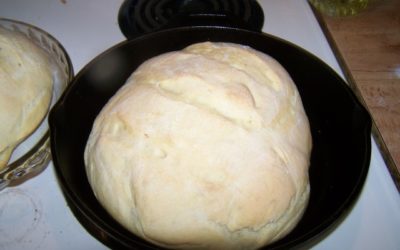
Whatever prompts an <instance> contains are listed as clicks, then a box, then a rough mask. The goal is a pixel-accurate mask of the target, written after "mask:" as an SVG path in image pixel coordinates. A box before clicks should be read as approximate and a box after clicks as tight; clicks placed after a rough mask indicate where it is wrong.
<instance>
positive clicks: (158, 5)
mask: <svg viewBox="0 0 400 250" xmlns="http://www.w3.org/2000/svg"><path fill="white" fill-rule="evenodd" d="M118 21H119V26H120V28H121V31H122V33H123V34H124V35H125V37H126V38H128V39H132V38H135V37H137V36H140V35H143V34H146V33H149V32H154V31H158V30H161V29H168V28H174V27H181V26H223V27H233V28H242V29H247V30H253V31H261V29H262V26H263V24H264V13H263V11H262V8H261V6H260V5H259V4H258V3H257V1H255V0H125V1H124V3H123V4H122V6H121V7H120V10H119V16H118Z"/></svg>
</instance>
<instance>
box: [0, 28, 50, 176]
mask: <svg viewBox="0 0 400 250" xmlns="http://www.w3.org/2000/svg"><path fill="white" fill-rule="evenodd" d="M52 88H53V80H52V73H51V68H50V63H49V59H48V57H47V55H46V53H45V52H44V51H43V50H42V49H41V48H40V47H38V46H37V45H36V44H34V43H33V42H31V41H30V40H29V39H28V38H27V37H25V36H24V35H23V34H22V33H19V32H16V31H10V30H7V29H5V28H2V27H0V169H1V168H4V167H5V166H6V165H7V163H8V161H9V158H10V156H11V154H12V152H13V150H14V148H15V147H16V146H17V145H18V144H19V143H20V142H21V141H22V140H23V139H25V138H26V137H27V136H28V135H29V134H31V133H32V132H33V131H34V130H35V128H36V127H37V126H38V125H39V124H40V122H41V121H42V120H43V118H44V117H45V115H46V113H47V110H48V108H49V104H50V101H51V96H52Z"/></svg>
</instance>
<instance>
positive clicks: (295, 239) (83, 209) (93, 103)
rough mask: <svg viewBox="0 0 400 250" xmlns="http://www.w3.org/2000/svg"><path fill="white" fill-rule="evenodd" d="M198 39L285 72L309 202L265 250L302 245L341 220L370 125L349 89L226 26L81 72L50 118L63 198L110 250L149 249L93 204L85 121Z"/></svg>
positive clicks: (124, 52)
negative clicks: (149, 62) (302, 113)
mask: <svg viewBox="0 0 400 250" xmlns="http://www.w3.org/2000/svg"><path fill="white" fill-rule="evenodd" d="M203 41H218V42H232V43H239V44H245V45H248V46H251V47H253V48H255V49H257V50H260V51H263V52H265V53H267V54H269V55H271V56H272V57H274V58H275V59H276V60H278V61H279V62H280V63H281V64H282V65H283V67H284V68H286V70H287V71H288V72H289V74H290V75H291V77H292V78H293V80H294V82H295V83H296V85H297V87H298V89H299V92H300V95H301V97H302V100H303V103H304V107H305V110H306V113H307V115H308V118H309V120H310V124H311V129H312V136H313V145H314V147H313V151H312V156H311V166H310V172H309V173H310V181H311V197H310V202H309V205H308V208H307V210H306V212H305V214H304V216H303V218H302V220H301V221H300V223H299V224H298V226H297V227H296V228H295V229H294V230H293V231H292V232H291V233H290V234H289V235H288V236H286V237H285V238H283V239H282V240H280V241H278V242H276V243H274V244H272V245H269V246H267V247H266V249H288V248H301V247H307V248H308V247H310V246H312V245H313V244H315V243H316V242H318V241H320V240H321V239H323V238H324V236H325V235H326V234H327V233H329V232H330V231H332V230H333V229H334V228H335V226H336V225H338V224H339V222H340V221H341V220H342V219H343V218H345V216H346V214H347V213H348V212H349V210H351V208H352V205H353V204H354V203H355V201H356V200H357V197H358V195H359V193H360V190H361V188H362V186H363V183H364V181H365V178H366V175H367V172H368V167H369V161H370V130H371V119H370V116H369V114H368V112H367V111H366V110H365V109H364V108H363V106H362V105H361V104H360V103H359V102H358V101H357V99H356V98H355V96H354V94H353V93H352V91H351V90H350V88H349V87H348V86H347V85H346V84H345V82H344V81H343V80H342V79H341V78H340V77H339V76H338V75H336V73H335V72H334V71H333V70H332V69H330V68H329V67H328V66H327V65H326V64H324V63H323V62H322V61H320V60H319V59H318V58H316V57H315V56H313V55H311V54H310V53H308V52H306V51H305V50H303V49H301V48H299V47H297V46H295V45H293V44H290V43H288V42H286V41H284V40H281V39H278V38H276V37H273V36H270V35H266V34H262V33H259V32H251V31H245V30H240V29H234V28H218V27H185V28H176V29H170V30H166V31H160V32H156V33H150V34H147V35H145V36H142V37H139V38H137V39H134V40H130V41H125V42H122V43H120V44H118V45H116V46H114V47H112V48H111V49H109V50H107V51H106V52H104V53H103V54H101V55H100V56H98V57H97V58H95V59H94V60H93V61H92V62H90V63H89V64H88V65H87V66H86V67H84V68H83V69H82V70H81V71H80V72H79V73H78V75H77V76H76V77H75V79H74V80H73V82H72V84H71V85H70V86H69V87H68V89H67V91H66V92H65V93H64V96H63V97H62V98H61V99H60V101H59V102H58V103H57V104H56V105H55V107H54V108H53V109H52V111H51V113H50V118H49V122H50V131H51V151H52V156H53V161H54V166H55V169H56V173H57V176H58V179H59V183H60V185H61V188H62V190H63V192H64V195H65V197H66V200H67V201H68V203H69V206H70V208H71V209H72V211H73V212H74V214H75V216H76V217H77V218H78V220H79V221H80V222H81V223H82V225H83V226H84V227H85V228H86V229H87V230H88V231H89V232H90V233H91V234H92V235H93V236H95V237H96V238H97V239H98V240H100V241H101V242H103V243H104V244H105V245H107V246H108V247H111V248H115V249H122V248H133V249H157V248H158V247H156V246H154V245H152V244H150V243H148V242H146V241H144V240H142V239H140V238H138V237H136V236H135V235H133V234H131V233H130V232H128V231H127V230H125V229H124V228H123V227H122V226H120V225H119V224H118V223H117V222H116V221H114V220H113V219H112V218H111V217H110V216H109V215H108V214H107V212H106V211H105V210H104V209H103V208H102V206H101V205H100V204H99V203H98V202H97V200H96V198H95V197H94V195H93V193H92V191H91V188H90V186H89V184H88V181H87V178H86V173H85V170H84V161H83V152H84V147H85V144H86V140H87V139H88V135H89V133H90V131H91V127H92V123H93V121H94V119H95V117H96V115H97V114H98V113H99V111H100V110H101V108H102V107H103V105H104V104H105V103H106V102H107V100H108V99H109V98H110V97H111V96H112V95H113V94H114V93H115V92H116V91H117V89H118V88H119V87H121V85H123V84H124V82H125V80H126V79H127V78H128V76H129V75H130V74H131V73H132V72H133V71H134V70H135V69H136V68H137V67H138V66H139V65H140V64H141V63H142V62H143V61H145V60H146V59H148V58H151V57H153V56H156V55H159V54H161V53H164V52H167V51H173V50H180V49H182V48H184V47H185V46H187V45H189V44H192V43H196V42H203Z"/></svg>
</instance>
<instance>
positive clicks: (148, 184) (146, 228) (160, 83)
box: [84, 42, 312, 249]
mask: <svg viewBox="0 0 400 250" xmlns="http://www.w3.org/2000/svg"><path fill="white" fill-rule="evenodd" d="M311 144H312V140H311V134H310V128H309V122H308V119H307V116H306V114H305V112H304V109H303V105H302V102H301V98H300V96H299V93H298V91H297V88H296V86H295V85H294V83H293V81H292V80H291V78H290V76H289V75H288V73H287V72H286V71H285V70H284V69H283V67H282V66H281V65H280V64H279V63H278V62H277V61H275V60H274V59H272V58H271V57H270V56H267V55H265V54H263V53H261V52H258V51H256V50H254V49H251V48H250V47H246V46H242V45H236V44H230V43H211V42H205V43H198V44H193V45H191V46H189V47H187V48H185V49H184V50H182V51H177V52H171V53H166V54H163V55H160V56H157V57H155V58H152V59H150V60H148V61H146V62H145V63H144V64H142V65H141V66H140V67H139V68H138V69H137V70H136V71H135V72H134V73H133V74H132V75H131V77H130V78H129V79H128V80H127V82H126V84H125V85H124V86H123V87H122V88H121V89H120V90H119V91H118V92H117V93H116V94H115V95H114V96H113V97H112V98H111V99H110V101H109V102H108V103H107V105H106V106H105V107H104V108H103V110H102V111H101V113H100V114H99V115H98V117H97V118H96V120H95V123H94V125H93V129H92V131H91V134H90V137H89V140H88V142H87V145H86V149H85V155H84V157H85V163H86V172H87V176H88V179H89V182H90V185H91V187H92V188H93V191H94V193H95V195H96V197H97V199H98V200H99V201H100V203H101V204H102V205H103V206H104V207H105V209H106V210H107V211H108V212H109V213H110V214H111V215H112V216H113V217H114V218H115V219H116V220H117V221H118V222H120V223H121V224H122V225H123V226H124V227H126V228H127V229H128V230H130V231H132V232H133V233H135V234H136V235H138V236H140V237H142V238H143V239H146V240H148V241H150V242H153V243H154V244H157V245H160V246H163V247H167V248H173V249H254V248H258V247H261V246H263V245H266V244H269V243H271V242H273V241H276V240H278V239H280V238H282V237H283V236H285V235H286V234H288V233H289V232H290V231H291V230H292V229H293V228H294V226H295V225H296V224H297V223H298V221H299V219H300V218H301V216H302V214H303V212H304V210H305V208H306V205H307V202H308V198H309V192H310V188H309V180H308V167H309V161H310V152H311V147H312V145H311Z"/></svg>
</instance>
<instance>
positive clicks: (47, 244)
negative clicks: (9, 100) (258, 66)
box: [0, 0, 400, 250]
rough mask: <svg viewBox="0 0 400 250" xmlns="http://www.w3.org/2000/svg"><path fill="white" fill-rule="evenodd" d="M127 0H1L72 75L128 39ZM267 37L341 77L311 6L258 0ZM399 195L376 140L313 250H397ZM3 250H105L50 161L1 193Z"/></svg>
mask: <svg viewBox="0 0 400 250" xmlns="http://www.w3.org/2000/svg"><path fill="white" fill-rule="evenodd" d="M122 2H123V0H85V1H82V0H35V1H25V0H1V2H0V16H1V17H5V18H10V19H14V20H20V21H23V22H27V23H30V24H33V25H35V26H38V27H39V28H41V29H44V30H46V31H47V32H49V33H50V34H52V35H53V36H54V37H55V38H56V39H58V40H59V41H60V42H61V43H62V44H63V45H64V47H65V49H66V50H67V52H68V53H69V55H70V57H71V60H72V63H73V67H74V70H75V73H78V72H79V70H80V69H81V68H82V67H83V66H84V65H85V64H87V63H88V62H89V61H90V60H91V59H93V58H94V57H95V56H96V55H98V54H99V53H101V52H102V51H104V50H105V49H107V48H109V47H111V46H113V45H115V44H116V43H118V42H121V41H123V40H125V38H124V37H123V35H122V33H121V32H120V30H119V26H118V21H117V15H118V10H119V7H120V6H121V4H122ZM259 2H260V4H261V5H262V7H263V10H264V15H265V24H264V28H263V31H264V32H266V33H270V34H273V35H275V36H278V37H281V38H283V39H286V40H289V41H291V42H293V43H295V44H297V45H299V46H301V47H303V48H305V49H306V50H308V51H310V52H311V53H313V54H315V55H317V56H318V57H319V58H321V59H322V60H323V61H325V62H326V63H327V64H328V65H330V66H331V67H332V68H333V69H334V70H336V71H337V72H338V73H339V74H340V75H342V76H343V74H342V72H341V71H340V67H339V66H338V64H337V62H336V60H335V57H334V55H333V54H332V51H331V49H330V47H329V45H328V43H327V41H326V39H325V37H324V35H323V33H322V31H321V29H320V27H319V25H318V23H317V21H316V19H315V17H314V15H313V13H312V11H311V9H310V7H309V6H308V4H307V2H306V0H261V1H259ZM398 232H400V195H399V193H398V192H397V190H396V188H395V186H394V183H393V181H392V179H391V176H390V174H389V173H388V171H387V168H386V165H385V163H384V162H383V160H382V156H381V154H380V152H379V151H378V148H377V146H376V143H375V141H374V140H373V139H372V156H371V165H370V170H369V174H368V177H367V181H366V184H365V186H364V189H363V191H362V194H361V196H360V198H359V200H358V201H357V203H356V205H355V206H354V208H353V210H352V211H351V213H350V214H349V215H348V216H347V217H346V219H345V220H344V221H343V222H342V223H341V224H340V225H339V226H338V227H337V228H336V230H335V231H334V232H333V233H331V234H330V235H329V236H328V237H327V238H325V239H324V240H323V241H321V242H320V243H318V244H317V245H315V247H314V248H315V249H363V250H365V249H385V250H388V249H399V248H400V237H399V233H398ZM0 249H68V250H69V249H106V247H105V246H104V245H102V244H101V243H100V242H99V241H97V240H96V239H95V238H93V237H92V236H91V235H90V234H89V233H87V231H86V230H85V229H84V228H83V227H82V226H81V225H80V223H79V222H78V221H77V219H76V218H75V217H74V215H73V214H72V212H71V211H70V209H69V208H68V206H67V203H66V201H65V200H64V197H63V195H62V193H61V189H60V187H59V186H58V183H57V180H56V176H55V173H54V166H53V164H52V163H50V165H49V166H48V167H47V169H46V170H45V171H44V172H43V173H41V174H40V175H39V176H37V177H35V178H34V179H31V180H29V181H27V182H25V183H23V184H22V185H19V186H17V187H12V188H7V189H5V190H3V191H1V192H0Z"/></svg>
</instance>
